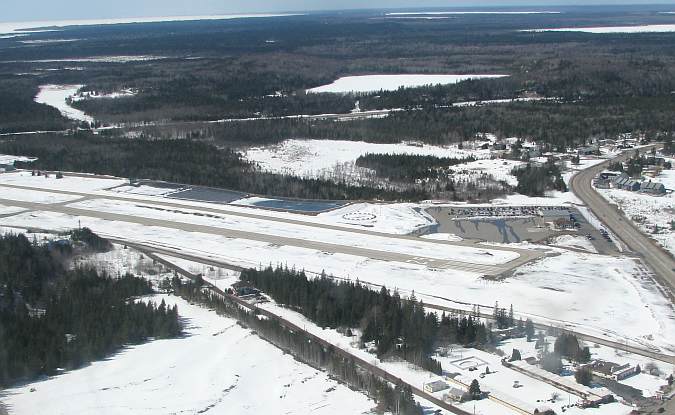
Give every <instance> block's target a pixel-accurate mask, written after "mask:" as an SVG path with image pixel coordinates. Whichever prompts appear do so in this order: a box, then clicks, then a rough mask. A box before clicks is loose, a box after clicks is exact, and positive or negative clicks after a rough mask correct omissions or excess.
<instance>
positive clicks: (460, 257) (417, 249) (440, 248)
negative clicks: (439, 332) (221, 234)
mask: <svg viewBox="0 0 675 415" xmlns="http://www.w3.org/2000/svg"><path fill="white" fill-rule="evenodd" d="M68 206H70V207H75V208H83V209H88V210H93V211H97V212H108V213H115V214H126V215H131V216H134V217H137V218H148V219H159V220H169V221H172V222H179V223H189V224H195V225H204V226H210V227H215V228H223V229H230V230H234V231H241V232H252V233H263V234H266V235H274V236H279V237H284V238H299V239H302V240H305V241H316V242H322V243H330V244H339V245H344V246H351V247H358V248H363V249H378V250H383V251H387V252H395V253H401V254H408V255H419V256H420V257H425V258H435V259H440V260H448V261H463V262H468V263H472V264H486V265H497V264H503V263H506V262H508V261H511V260H513V259H516V258H518V256H519V254H518V253H516V252H509V251H497V250H486V249H479V248H474V247H470V246H452V247H450V246H447V245H442V244H437V243H428V242H425V241H423V240H411V239H398V238H397V239H394V238H388V237H383V236H377V235H365V234H359V233H354V232H346V231H340V230H329V229H320V228H317V227H310V226H305V225H296V224H289V223H280V222H278V221H268V220H262V219H254V218H242V217H240V216H234V215H227V214H224V213H223V214H220V215H215V214H210V215H209V216H205V215H204V213H203V212H200V211H196V210H191V209H187V208H186V209H177V208H159V207H156V206H151V205H142V204H139V203H135V202H126V201H120V200H108V199H88V200H84V201H80V202H75V203H72V204H70V205H68Z"/></svg>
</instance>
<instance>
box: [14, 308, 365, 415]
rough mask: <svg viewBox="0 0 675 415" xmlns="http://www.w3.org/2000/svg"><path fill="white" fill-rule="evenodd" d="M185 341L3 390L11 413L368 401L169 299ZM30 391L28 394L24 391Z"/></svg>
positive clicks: (289, 409)
mask: <svg viewBox="0 0 675 415" xmlns="http://www.w3.org/2000/svg"><path fill="white" fill-rule="evenodd" d="M152 299H153V301H156V302H158V301H161V299H164V300H165V301H166V302H167V304H168V305H170V306H172V305H173V304H177V305H178V313H179V316H180V317H181V319H182V320H183V321H184V323H185V331H186V336H184V337H181V338H177V339H169V340H155V341H152V342H149V343H145V344H142V345H138V346H132V347H129V348H126V349H124V350H122V351H121V352H120V353H118V354H116V355H115V356H114V357H113V358H110V359H107V360H104V361H99V362H94V363H92V364H91V365H89V366H86V367H84V368H82V369H79V370H74V371H71V372H67V373H65V374H62V375H60V376H57V377H52V378H49V379H47V380H45V381H41V382H33V383H30V384H27V385H24V386H20V387H16V388H13V389H8V390H5V391H3V393H2V401H3V403H4V404H6V405H7V406H8V407H9V409H10V411H11V412H12V413H15V414H34V415H39V414H49V415H57V414H75V413H97V414H121V413H124V414H132V415H135V414H166V413H169V412H170V413H189V414H196V413H201V412H206V411H210V412H214V413H227V414H233V415H236V414H282V413H283V414H289V415H295V414H297V415H301V414H303V415H304V414H309V413H312V414H326V415H329V414H330V415H333V414H336V413H345V414H360V413H370V411H371V409H372V408H373V407H374V406H375V403H374V402H373V401H371V400H369V399H368V398H367V397H366V396H365V395H363V394H361V393H358V392H355V391H352V390H350V389H349V388H348V387H346V386H344V385H342V384H340V383H338V382H337V381H335V380H333V379H330V378H329V377H328V376H327V375H326V374H325V373H323V372H321V371H318V370H316V369H313V368H311V367H309V366H306V365H304V364H302V363H300V362H298V361H296V360H294V359H293V357H292V356H290V355H288V354H285V353H283V352H282V351H281V350H279V349H277V348H276V347H274V346H272V345H271V344H269V343H267V342H265V341H263V340H261V339H260V338H259V337H257V336H256V335H255V334H254V333H252V332H251V330H249V329H244V328H242V327H240V326H239V325H237V324H236V321H235V320H232V319H229V318H226V317H223V316H219V315H218V314H217V313H215V312H214V311H211V310H207V309H205V308H201V307H199V306H195V305H191V304H189V303H188V302H186V301H184V300H182V299H180V298H177V297H173V296H167V295H157V296H154V297H152ZM32 389H34V391H32V392H31V390H32Z"/></svg>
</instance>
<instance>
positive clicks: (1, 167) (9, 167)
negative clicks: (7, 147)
mask: <svg viewBox="0 0 675 415" xmlns="http://www.w3.org/2000/svg"><path fill="white" fill-rule="evenodd" d="M15 170H16V167H14V165H13V164H0V173H5V172H8V171H15Z"/></svg>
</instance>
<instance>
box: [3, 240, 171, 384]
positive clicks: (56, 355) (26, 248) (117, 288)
mask: <svg viewBox="0 0 675 415" xmlns="http://www.w3.org/2000/svg"><path fill="white" fill-rule="evenodd" d="M71 253H72V248H71V247H70V245H69V244H65V243H51V244H45V245H37V244H35V243H31V242H30V241H29V240H28V239H27V238H26V237H25V236H24V235H11V234H10V235H4V236H1V237H0V385H3V386H8V385H11V384H13V383H15V382H17V381H30V380H32V379H35V378H36V377H38V376H42V375H53V374H55V373H57V370H58V369H75V368H78V367H81V366H82V365H84V364H86V363H88V362H91V361H93V360H99V359H102V358H105V357H106V356H108V355H110V354H111V353H114V352H115V351H117V350H119V349H120V348H121V347H123V346H124V345H127V344H130V343H140V342H143V341H145V340H147V339H148V338H150V337H154V338H164V337H174V336H177V335H178V334H180V332H181V326H180V323H179V321H178V311H177V308H176V307H175V306H174V307H167V306H166V304H165V303H164V302H163V301H162V303H161V304H159V305H158V304H154V303H152V302H143V301H134V300H133V298H134V297H137V296H142V295H147V294H151V293H152V289H151V286H150V283H149V282H147V281H146V280H144V279H142V278H137V277H134V276H132V275H124V276H122V277H120V278H111V277H109V276H107V275H104V274H99V273H98V272H96V271H95V270H94V269H87V268H78V269H74V270H71V269H69V266H68V261H69V259H70V255H71Z"/></svg>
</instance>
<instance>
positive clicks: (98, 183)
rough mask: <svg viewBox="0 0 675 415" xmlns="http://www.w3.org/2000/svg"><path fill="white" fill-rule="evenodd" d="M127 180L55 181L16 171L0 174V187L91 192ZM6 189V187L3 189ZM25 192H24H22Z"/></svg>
mask: <svg viewBox="0 0 675 415" xmlns="http://www.w3.org/2000/svg"><path fill="white" fill-rule="evenodd" d="M128 182H129V180H127V179H121V178H114V177H107V178H102V177H94V176H87V175H79V176H69V175H64V176H63V178H61V179H57V178H56V176H55V175H53V174H52V175H50V176H49V177H45V176H44V175H42V176H37V175H36V176H33V175H32V173H31V172H29V171H16V172H11V173H4V174H0V186H2V185H3V184H7V185H14V186H28V187H36V188H40V189H44V190H61V191H68V192H85V193H86V192H93V191H96V190H102V189H108V188H110V187H114V186H119V185H122V184H125V183H128ZM4 189H7V188H6V187H5V188H3V191H4ZM24 191H25V190H24Z"/></svg>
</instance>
